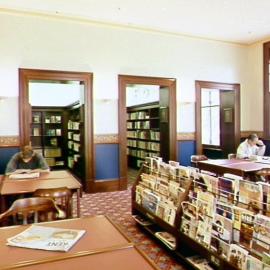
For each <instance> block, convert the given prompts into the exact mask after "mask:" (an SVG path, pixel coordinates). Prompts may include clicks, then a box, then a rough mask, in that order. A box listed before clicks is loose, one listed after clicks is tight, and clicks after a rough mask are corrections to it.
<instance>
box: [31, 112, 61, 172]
mask: <svg viewBox="0 0 270 270" xmlns="http://www.w3.org/2000/svg"><path fill="white" fill-rule="evenodd" d="M30 125H31V127H30V130H31V134H30V141H31V145H32V147H33V148H34V150H35V151H36V152H39V153H41V154H42V155H43V156H44V158H45V159H46V161H47V163H48V165H49V166H50V167H51V168H52V169H56V168H63V167H65V166H66V162H65V158H64V156H65V146H64V140H63V133H64V110H63V109H60V108H55V107H32V121H31V124H30Z"/></svg>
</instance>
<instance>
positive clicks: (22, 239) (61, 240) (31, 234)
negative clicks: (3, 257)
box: [7, 225, 85, 251]
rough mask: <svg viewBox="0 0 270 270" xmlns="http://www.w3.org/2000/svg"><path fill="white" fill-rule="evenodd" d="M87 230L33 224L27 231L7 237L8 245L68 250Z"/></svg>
mask: <svg viewBox="0 0 270 270" xmlns="http://www.w3.org/2000/svg"><path fill="white" fill-rule="evenodd" d="M84 233H85V230H73V229H61V228H53V227H46V226H38V225H32V226H31V227H29V228H28V229H26V230H25V231H23V232H21V233H19V234H17V235H15V236H13V237H10V238H8V239H7V245H9V246H15V247H24V248H32V249H44V250H51V251H68V250H69V249H70V248H71V247H72V246H73V245H74V244H75V243H76V242H77V241H78V240H79V239H80V238H81V237H82V236H83V234H84Z"/></svg>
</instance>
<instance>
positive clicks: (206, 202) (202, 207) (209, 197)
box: [197, 191, 216, 217]
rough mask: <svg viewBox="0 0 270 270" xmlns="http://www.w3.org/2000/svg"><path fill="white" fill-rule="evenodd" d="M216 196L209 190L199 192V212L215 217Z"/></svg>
mask: <svg viewBox="0 0 270 270" xmlns="http://www.w3.org/2000/svg"><path fill="white" fill-rule="evenodd" d="M215 206H216V201H215V196H214V195H213V194H211V193H209V192H202V191H200V192H198V194H197V209H198V214H200V215H202V216H205V215H206V216H209V217H213V215H214V213H215Z"/></svg>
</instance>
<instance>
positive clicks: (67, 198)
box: [34, 187, 72, 218]
mask: <svg viewBox="0 0 270 270" xmlns="http://www.w3.org/2000/svg"><path fill="white" fill-rule="evenodd" d="M34 196H35V197H46V198H51V199H53V200H54V202H55V203H56V204H57V206H58V207H59V208H60V209H61V210H62V211H64V212H65V214H66V217H67V218H72V192H71V190H70V189H68V188H67V187H61V188H46V189H45V188H44V189H37V190H36V191H35V192H34Z"/></svg>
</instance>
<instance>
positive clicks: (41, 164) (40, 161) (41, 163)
mask: <svg viewBox="0 0 270 270" xmlns="http://www.w3.org/2000/svg"><path fill="white" fill-rule="evenodd" d="M36 155H37V158H38V165H39V168H36V169H34V170H32V172H49V171H50V167H49V166H48V164H47V162H46V160H45V158H44V157H43V156H42V155H41V154H39V153H36Z"/></svg>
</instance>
